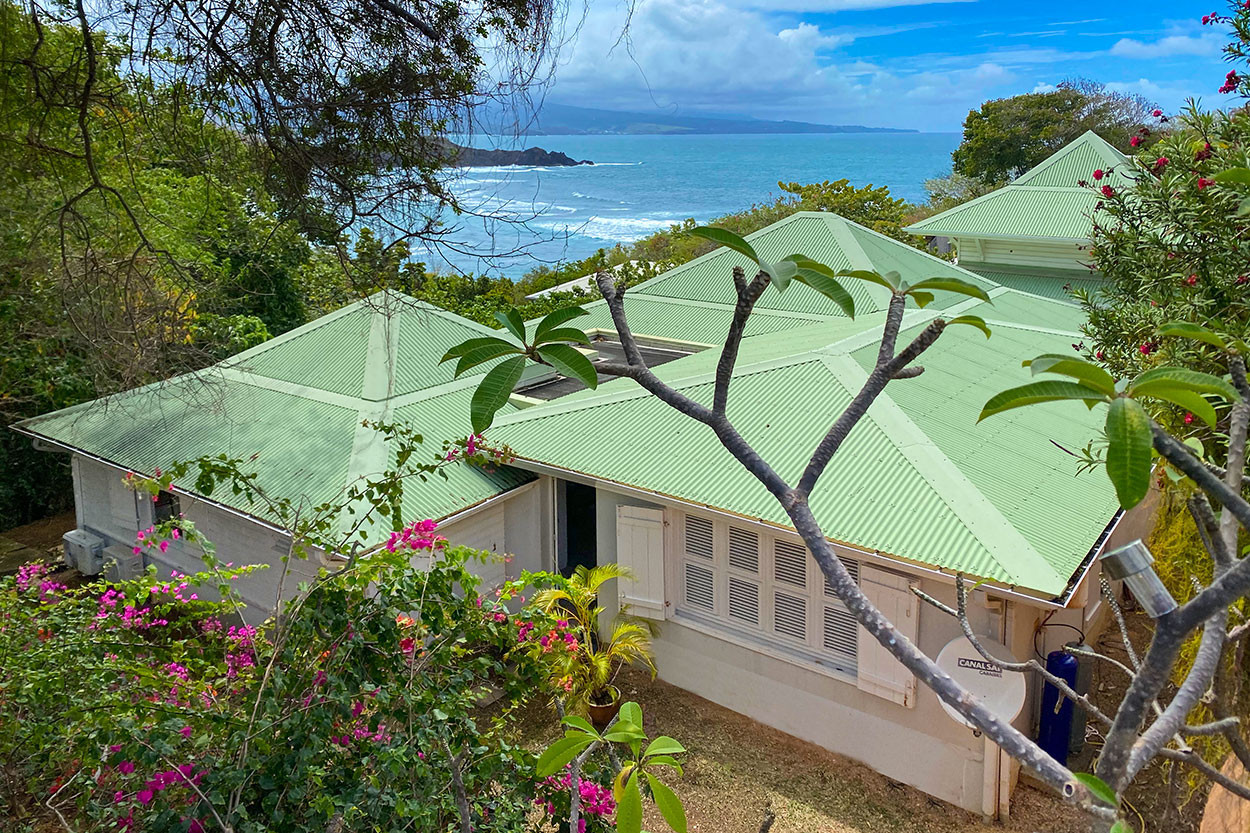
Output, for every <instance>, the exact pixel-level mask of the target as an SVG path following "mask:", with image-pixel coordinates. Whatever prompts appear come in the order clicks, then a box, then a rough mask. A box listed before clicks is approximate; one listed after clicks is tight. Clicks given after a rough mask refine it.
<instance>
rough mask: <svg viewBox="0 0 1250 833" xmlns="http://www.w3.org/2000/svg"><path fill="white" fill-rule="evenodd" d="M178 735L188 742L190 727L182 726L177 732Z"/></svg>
mask: <svg viewBox="0 0 1250 833" xmlns="http://www.w3.org/2000/svg"><path fill="white" fill-rule="evenodd" d="M178 734H180V735H182V736H183V737H184V738H186V739H187V740H190V739H191V727H190V726H183V727H182V728H181V729H179V730H178Z"/></svg>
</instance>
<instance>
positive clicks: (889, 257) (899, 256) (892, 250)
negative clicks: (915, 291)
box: [847, 223, 995, 309]
mask: <svg viewBox="0 0 1250 833" xmlns="http://www.w3.org/2000/svg"><path fill="white" fill-rule="evenodd" d="M847 226H848V228H849V229H850V231H851V233H852V234H853V235H854V236H855V239H856V241H857V242H858V243H859V245H860V247H861V248H862V249H863V250H864V254H866V255H867V256H868V260H869V262H871V263H872V264H873V266H874V267H875V268H874V271H876V272H880V273H885V272H898V273H899V274H900V275H902V276H903V278H904V279H905V280H906V281H907V282H908V283H916V282H917V281H921V280H924V279H925V278H958V279H960V280H964V281H967V282H968V283H972V284H976V285H977V286H980V287H981V288H982V289H984V290H986V291H989V290H991V289H993V288H994V287H995V284H994V283H993V282H992V281H989V280H986V279H985V278H984V277H982V276H981V275H977V274H975V273H972V272H969V271H967V270H966V269H963V268H961V267H959V266H956V265H955V264H953V263H950V262H949V261H945V260H942V259H941V258H937V257H933V256H932V255H929V254H927V253H925V252H922V251H920V250H919V249H915V248H913V247H911V246H907V245H904V244H901V243H899V242H898V241H896V240H891V239H890V238H888V237H884V236H882V235H880V234H876V233H875V232H872V231H870V230H869V229H866V228H864V227H862V226H857V225H855V224H853V223H848V224H847ZM851 280H854V279H851ZM965 300H967V296H966V295H959V294H956V293H953V292H938V293H935V298H934V300H933V308H934V309H945V308H947V307H949V306H953V305H955V304H959V303H963V302H964V301H965Z"/></svg>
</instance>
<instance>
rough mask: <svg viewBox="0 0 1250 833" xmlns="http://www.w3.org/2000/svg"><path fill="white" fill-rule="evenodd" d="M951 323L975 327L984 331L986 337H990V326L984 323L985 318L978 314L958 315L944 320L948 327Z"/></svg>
mask: <svg viewBox="0 0 1250 833" xmlns="http://www.w3.org/2000/svg"><path fill="white" fill-rule="evenodd" d="M952 324H965V325H967V326H969V327H976V328H977V329H978V330H980V331H981V332H983V333H985V337H986V338H989V337H990V326H989V325H988V324H986V323H985V319H984V318H982V317H981V316H979V315H959V316H956V317H954V318H952V319H951V320H950V321H947V322H946V326H948V327H949V326H951V325H952Z"/></svg>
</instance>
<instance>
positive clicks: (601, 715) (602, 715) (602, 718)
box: [586, 686, 621, 732]
mask: <svg viewBox="0 0 1250 833" xmlns="http://www.w3.org/2000/svg"><path fill="white" fill-rule="evenodd" d="M608 690H609V692H610V693H611V698H612V699H611V701H610V702H608V703H587V704H586V713H587V716H588V717H589V718H590V725H592V726H594V727H595V728H596V729H598V730H599V731H600V732H602V731H603V730H604V729H606V728H607V725H608V724H609V723H611V722H612V718H614V717H616V715H617V713H618V712H620V710H621V690H620V689H619V688H617V687H616V686H608Z"/></svg>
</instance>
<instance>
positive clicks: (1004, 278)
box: [961, 263, 1107, 303]
mask: <svg viewBox="0 0 1250 833" xmlns="http://www.w3.org/2000/svg"><path fill="white" fill-rule="evenodd" d="M961 265H962V266H963V267H964V268H965V269H967V270H968V271H970V272H976V273H977V274H978V275H980V276H982V277H984V278H987V279H989V280H991V281H994V282H995V283H997V284H999V285H1001V286H1007V287H1010V288H1012V289H1017V290H1019V291H1021V292H1028V293H1031V294H1033V295H1041V296H1042V297H1043V298H1050V299H1052V300H1057V301H1067V302H1069V303H1075V300H1074V299H1073V297H1072V290H1074V289H1084V290H1086V291H1087V292H1096V291H1098V290H1099V289H1101V288H1102V287H1104V286H1106V285H1107V282H1106V280H1104V279H1103V278H1100V277H1091V276H1090V275H1091V273H1090V272H1088V271H1085V272H1075V271H1064V270H1061V269H1056V270H1053V271H1046V270H1032V269H1026V268H1016V267H1013V266H1009V265H1004V264H998V263H963V264H961Z"/></svg>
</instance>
